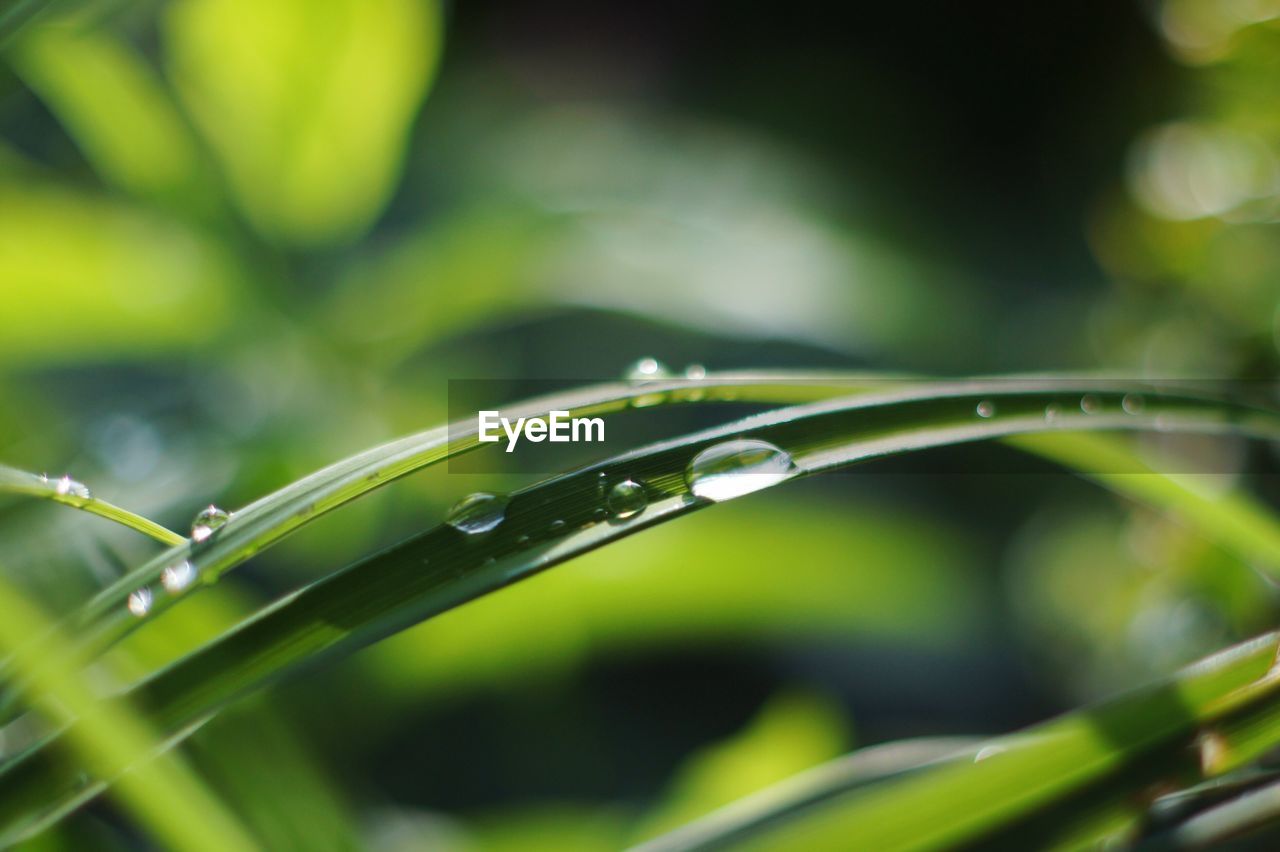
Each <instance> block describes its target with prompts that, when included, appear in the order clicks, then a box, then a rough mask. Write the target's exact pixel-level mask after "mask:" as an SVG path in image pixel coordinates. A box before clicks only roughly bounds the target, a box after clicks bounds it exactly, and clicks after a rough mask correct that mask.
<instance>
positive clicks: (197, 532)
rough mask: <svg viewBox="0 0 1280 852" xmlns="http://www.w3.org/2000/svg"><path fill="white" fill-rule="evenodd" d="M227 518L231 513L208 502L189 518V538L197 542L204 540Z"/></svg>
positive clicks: (229, 517)
mask: <svg viewBox="0 0 1280 852" xmlns="http://www.w3.org/2000/svg"><path fill="white" fill-rule="evenodd" d="M229 520H231V515H230V514H229V513H228V512H225V511H223V510H222V509H219V508H218V507H217V506H215V505H213V504H212V503H210V504H209V505H208V506H205V507H204V508H203V509H201V510H200V511H199V512H196V516H195V517H194V518H192V519H191V540H192V541H194V542H197V543H198V542H202V541H205V540H206V539H208V538H209V536H211V535H213V534H214V533H215V532H217V531H218V530H219V529H220V528H221V527H222V526H223V525H224V524H225V523H226V522H227V521H229Z"/></svg>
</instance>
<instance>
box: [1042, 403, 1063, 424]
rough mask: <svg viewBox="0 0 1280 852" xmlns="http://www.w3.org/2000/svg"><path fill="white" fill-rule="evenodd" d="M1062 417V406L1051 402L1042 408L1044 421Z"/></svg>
mask: <svg viewBox="0 0 1280 852" xmlns="http://www.w3.org/2000/svg"><path fill="white" fill-rule="evenodd" d="M1061 416H1062V406H1061V405H1058V403H1056V402H1051V403H1049V404H1048V405H1046V406H1045V407H1044V419H1045V420H1057V419H1058V418H1059V417H1061Z"/></svg>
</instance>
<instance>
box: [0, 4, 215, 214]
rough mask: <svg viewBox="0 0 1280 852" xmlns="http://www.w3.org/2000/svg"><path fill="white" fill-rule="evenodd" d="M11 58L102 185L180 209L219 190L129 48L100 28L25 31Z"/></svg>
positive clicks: (164, 95)
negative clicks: (105, 182) (106, 184)
mask: <svg viewBox="0 0 1280 852" xmlns="http://www.w3.org/2000/svg"><path fill="white" fill-rule="evenodd" d="M10 57H11V61H12V64H13V66H14V69H15V70H16V71H17V72H18V74H19V75H20V76H21V77H22V79H23V81H24V82H25V83H26V84H27V85H28V86H30V87H31V88H32V89H33V90H35V91H36V92H37V93H38V94H39V95H40V98H41V100H43V101H44V102H45V104H46V105H48V107H49V109H50V110H51V111H52V112H53V113H54V114H55V115H57V117H58V119H59V120H60V121H61V122H62V123H63V125H64V126H65V127H66V128H67V130H68V132H69V133H70V134H71V136H72V137H73V138H74V139H75V140H76V144H77V145H79V147H80V149H81V150H82V151H84V154H85V156H86V158H87V159H88V160H89V161H90V162H91V163H92V164H93V167H94V168H95V169H96V170H97V171H98V173H99V174H100V175H102V177H103V178H104V179H106V180H107V181H108V182H110V183H113V184H115V185H116V186H119V187H122V188H123V189H125V190H127V191H129V192H132V193H134V194H136V195H139V196H142V197H150V198H159V199H163V200H165V201H166V202H168V203H170V204H172V205H174V206H179V207H183V208H187V209H191V208H193V207H194V208H197V209H198V208H201V207H204V206H207V203H208V201H209V198H210V196H211V193H212V191H213V186H212V184H211V181H210V175H209V174H208V173H207V171H206V169H205V163H204V161H203V160H202V157H201V154H200V151H199V148H198V144H197V142H196V141H195V139H194V138H193V137H192V135H191V132H190V130H189V129H188V127H187V125H186V123H185V121H184V119H183V118H182V116H180V115H179V114H178V112H177V110H176V109H175V107H174V105H173V103H172V101H171V100H170V95H169V93H168V91H166V89H165V88H164V86H163V84H162V83H161V81H160V80H159V78H158V77H157V75H156V74H155V72H154V71H153V70H152V69H151V68H150V67H149V66H148V65H147V63H146V61H145V60H144V59H143V58H142V57H141V56H140V55H139V54H138V53H137V52H136V51H134V50H133V49H132V48H131V47H130V46H129V45H128V44H127V43H125V42H124V41H123V40H121V39H118V38H116V37H114V36H112V35H111V34H110V33H108V32H106V31H105V30H102V29H89V28H87V27H84V26H83V25H70V24H65V23H63V24H46V25H43V26H39V27H35V28H32V29H31V30H30V31H29V32H27V33H26V34H25V35H24V36H23V37H22V38H21V39H20V40H19V41H18V42H17V44H15V45H14V47H13V49H12V50H11V51H10Z"/></svg>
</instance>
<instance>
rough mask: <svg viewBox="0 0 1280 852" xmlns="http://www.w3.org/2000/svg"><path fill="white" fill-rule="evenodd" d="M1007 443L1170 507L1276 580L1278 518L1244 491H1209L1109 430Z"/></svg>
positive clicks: (1279, 568)
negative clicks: (1146, 458)
mask: <svg viewBox="0 0 1280 852" xmlns="http://www.w3.org/2000/svg"><path fill="white" fill-rule="evenodd" d="M1006 443H1008V444H1010V445H1011V446H1014V447H1016V448H1018V449H1020V450H1023V451H1025V452H1028V453H1032V454H1034V455H1037V456H1040V457H1042V458H1045V459H1048V460H1050V461H1053V462H1057V463H1058V464H1061V465H1063V466H1064V467H1068V468H1071V469H1074V470H1075V471H1077V472H1079V473H1080V474H1081V475H1082V476H1084V477H1085V478H1087V479H1090V480H1093V481H1094V482H1097V483H1098V484H1100V485H1102V486H1103V487H1104V488H1107V489H1109V490H1110V491H1113V492H1115V493H1116V494H1119V495H1122V496H1124V497H1128V498H1130V499H1132V500H1135V501H1137V502H1139V503H1143V504H1146V505H1148V506H1153V507H1157V508H1160V509H1164V510H1166V511H1169V512H1172V513H1173V514H1174V515H1176V516H1178V517H1181V518H1184V519H1185V520H1186V521H1189V522H1191V523H1193V524H1194V525H1195V527H1196V528H1197V529H1199V530H1200V531H1201V532H1203V533H1205V534H1206V535H1208V536H1209V537H1210V538H1212V539H1214V540H1215V541H1217V542H1218V544H1220V545H1221V546H1223V547H1225V548H1227V549H1228V550H1231V551H1232V552H1234V553H1237V554H1238V555H1240V556H1242V557H1243V558H1245V559H1246V560H1249V561H1250V562H1252V563H1253V564H1254V565H1255V567H1257V568H1258V569H1259V570H1261V571H1263V572H1265V573H1267V574H1269V575H1270V576H1271V577H1272V578H1273V579H1276V580H1280V519H1278V518H1277V517H1276V515H1275V514H1274V513H1272V512H1271V511H1269V510H1268V509H1267V508H1266V507H1265V506H1262V505H1260V504H1259V503H1257V502H1256V501H1254V500H1253V499H1251V498H1250V497H1249V496H1248V495H1247V494H1244V493H1242V492H1240V491H1230V492H1226V493H1223V494H1208V493H1206V492H1205V491H1203V490H1201V489H1197V488H1196V487H1195V483H1194V481H1190V480H1188V479H1186V478H1183V477H1178V476H1174V475H1172V474H1167V473H1161V472H1159V471H1157V470H1155V469H1154V468H1152V467H1151V466H1150V465H1148V464H1146V463H1145V462H1143V461H1142V460H1141V459H1140V458H1138V456H1137V455H1136V454H1135V453H1134V452H1133V451H1132V450H1131V449H1129V448H1128V447H1127V446H1125V445H1124V444H1123V443H1122V442H1120V441H1119V440H1118V439H1116V438H1115V437H1113V436H1107V435H1090V434H1083V433H1080V434H1069V435H1018V436H1014V437H1011V438H1007V439H1006Z"/></svg>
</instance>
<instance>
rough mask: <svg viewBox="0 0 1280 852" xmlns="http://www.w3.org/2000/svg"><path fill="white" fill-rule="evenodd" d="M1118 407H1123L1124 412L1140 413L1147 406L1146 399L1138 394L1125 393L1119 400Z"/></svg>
mask: <svg viewBox="0 0 1280 852" xmlns="http://www.w3.org/2000/svg"><path fill="white" fill-rule="evenodd" d="M1120 407H1121V408H1123V409H1124V413H1125V414H1141V413H1142V410H1143V409H1144V408H1146V407H1147V401H1146V400H1145V399H1143V398H1142V396H1141V395H1140V394H1136V393H1127V394H1125V395H1124V399H1122V400H1120Z"/></svg>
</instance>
